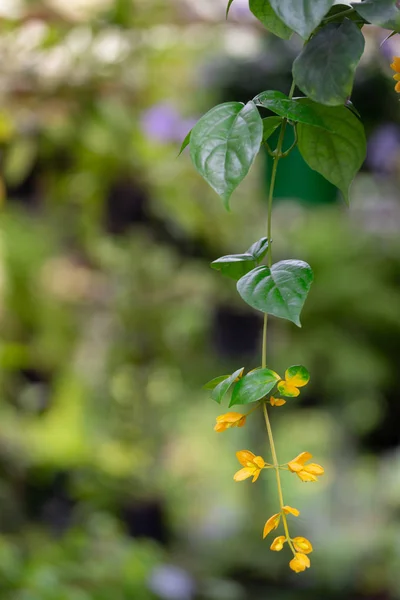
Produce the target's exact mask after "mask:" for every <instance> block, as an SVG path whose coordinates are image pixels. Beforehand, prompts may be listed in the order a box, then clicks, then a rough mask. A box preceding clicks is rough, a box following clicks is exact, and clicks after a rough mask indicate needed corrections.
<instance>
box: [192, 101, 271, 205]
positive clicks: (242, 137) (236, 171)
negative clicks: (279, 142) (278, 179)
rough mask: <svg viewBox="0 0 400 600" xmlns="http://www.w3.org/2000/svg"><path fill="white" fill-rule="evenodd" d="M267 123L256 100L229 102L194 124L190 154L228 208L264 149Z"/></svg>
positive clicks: (213, 109)
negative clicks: (235, 192) (262, 143)
mask: <svg viewBox="0 0 400 600" xmlns="http://www.w3.org/2000/svg"><path fill="white" fill-rule="evenodd" d="M262 136H263V123H262V119H261V117H260V114H259V112H258V110H257V107H256V105H255V104H254V102H248V103H247V104H246V105H245V106H243V104H241V103H239V102H226V103H225V104H220V105H219V106H216V107H214V108H212V109H211V110H210V111H209V112H208V113H207V114H206V115H204V117H202V118H201V119H200V121H199V122H198V123H197V124H196V125H195V126H194V127H193V130H192V135H191V138H190V156H191V158H192V161H193V164H194V166H195V168H196V169H197V171H198V172H199V173H200V175H202V176H203V177H204V179H205V180H206V181H207V182H208V183H209V184H210V185H211V187H212V188H213V189H214V190H215V191H216V192H217V194H219V195H220V196H221V197H222V198H223V200H224V203H225V206H226V207H227V208H228V206H229V199H230V197H231V195H232V192H233V191H234V190H235V189H236V188H237V186H238V185H239V183H240V182H241V181H242V180H243V179H244V178H245V177H246V175H247V173H248V172H249V170H250V167H251V165H252V164H253V162H254V159H255V157H256V156H257V153H258V151H259V150H260V146H261V142H262Z"/></svg>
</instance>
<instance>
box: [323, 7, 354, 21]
mask: <svg viewBox="0 0 400 600" xmlns="http://www.w3.org/2000/svg"><path fill="white" fill-rule="evenodd" d="M354 12H356V11H355V10H354V8H350V7H349V8H347V9H346V10H344V11H342V12H339V13H336V15H332V16H331V17H327V18H326V19H323V21H322V22H323V23H324V24H325V23H329V22H330V21H335V20H336V19H340V17H345V16H346V15H349V14H350V13H354Z"/></svg>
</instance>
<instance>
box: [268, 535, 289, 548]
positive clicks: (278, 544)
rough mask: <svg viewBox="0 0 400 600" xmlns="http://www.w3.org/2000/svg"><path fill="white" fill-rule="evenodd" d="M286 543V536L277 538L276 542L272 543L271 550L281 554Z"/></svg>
mask: <svg viewBox="0 0 400 600" xmlns="http://www.w3.org/2000/svg"><path fill="white" fill-rule="evenodd" d="M285 542H286V537H285V536H284V535H280V536H279V537H276V538H275V539H274V541H273V542H272V544H271V546H270V549H271V550H274V551H275V552H280V551H281V550H282V548H283V544H284V543H285Z"/></svg>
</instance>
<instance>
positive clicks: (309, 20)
mask: <svg viewBox="0 0 400 600" xmlns="http://www.w3.org/2000/svg"><path fill="white" fill-rule="evenodd" d="M270 2H271V6H272V8H273V9H274V11H275V13H276V14H277V15H278V17H279V18H280V19H282V21H283V22H284V23H286V25H287V26H288V27H290V28H291V29H293V30H294V31H296V32H297V33H298V34H299V35H301V37H302V38H304V39H308V38H309V36H310V35H311V33H312V32H313V31H314V29H315V28H316V27H317V25H319V24H320V23H321V21H322V19H323V18H324V16H325V15H326V13H327V12H328V11H329V9H330V8H331V6H332V4H333V2H334V0H270Z"/></svg>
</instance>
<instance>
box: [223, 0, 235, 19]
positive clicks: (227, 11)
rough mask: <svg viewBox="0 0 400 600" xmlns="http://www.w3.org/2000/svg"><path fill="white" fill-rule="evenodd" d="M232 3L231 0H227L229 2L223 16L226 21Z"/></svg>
mask: <svg viewBox="0 0 400 600" xmlns="http://www.w3.org/2000/svg"><path fill="white" fill-rule="evenodd" d="M232 2H233V0H229V2H228V6H227V7H226V14H225V18H226V19H227V18H228V16H229V10H230V8H231V5H232Z"/></svg>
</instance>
